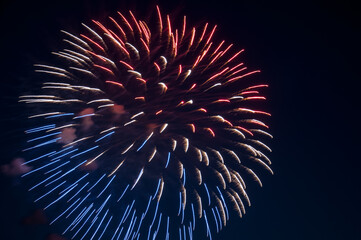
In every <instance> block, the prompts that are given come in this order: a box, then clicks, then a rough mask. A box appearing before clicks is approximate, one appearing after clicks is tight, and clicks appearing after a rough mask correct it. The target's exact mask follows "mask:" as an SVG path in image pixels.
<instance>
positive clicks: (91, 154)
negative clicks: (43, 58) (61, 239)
mask: <svg viewBox="0 0 361 240" xmlns="http://www.w3.org/2000/svg"><path fill="white" fill-rule="evenodd" d="M154 18H155V20H154V21H153V22H150V23H147V22H145V21H141V20H137V19H136V18H135V16H134V15H133V13H132V12H129V14H128V15H127V16H125V15H123V14H121V13H119V12H118V15H117V16H115V17H114V18H113V17H109V22H108V23H107V24H102V23H100V22H98V21H95V20H93V21H92V22H91V24H89V26H88V25H85V24H83V26H84V33H82V34H80V35H73V34H71V33H69V32H66V31H62V32H63V34H64V36H65V39H64V41H65V42H66V44H67V47H66V48H64V49H63V50H62V51H59V52H55V53H54V55H55V56H57V57H58V58H59V61H58V63H57V65H45V64H37V65H35V66H36V69H37V70H36V71H37V72H39V73H41V74H43V75H44V76H45V77H46V80H45V81H44V83H43V86H42V87H41V89H38V90H33V93H32V95H24V96H21V97H20V101H22V102H26V103H27V104H29V106H30V109H31V112H32V114H31V115H30V116H29V120H30V121H33V122H34V124H35V125H34V126H36V127H34V128H32V129H29V130H27V131H26V133H27V134H28V135H29V136H30V138H29V140H28V142H29V147H28V148H27V149H25V151H28V152H29V153H31V155H32V156H33V158H32V159H30V160H28V161H27V162H26V163H25V164H27V165H29V166H32V170H31V171H30V172H28V173H26V174H24V175H23V177H24V179H26V181H27V182H33V183H32V186H31V188H30V191H32V192H35V194H36V195H37V197H36V199H35V202H41V204H42V205H43V206H44V209H52V212H54V213H56V214H55V215H54V216H53V219H52V222H51V224H53V223H55V222H60V224H59V225H61V226H65V227H64V232H63V233H64V234H65V235H68V236H70V237H71V238H76V239H94V238H96V239H163V238H164V239H178V238H179V239H192V237H193V233H194V231H200V232H202V231H203V234H204V235H207V236H208V237H209V238H210V239H211V238H212V233H214V232H219V231H220V230H221V229H222V228H223V227H224V226H225V225H226V223H227V221H228V220H229V219H230V217H231V216H232V215H239V216H240V217H242V215H243V214H245V206H246V205H250V201H249V198H248V196H247V193H246V180H247V179H250V178H251V179H252V178H253V179H255V180H256V181H257V182H258V183H259V184H260V185H262V184H261V181H260V179H259V177H258V176H257V175H256V173H255V171H254V170H255V169H258V168H260V167H261V168H264V169H266V170H268V171H269V172H271V173H272V170H271V169H270V167H269V165H270V164H271V162H270V160H269V159H268V158H267V156H266V153H267V152H270V151H271V150H270V149H269V147H267V145H266V144H264V143H263V142H262V141H261V140H262V139H265V138H268V137H272V136H271V135H270V134H269V133H267V129H268V126H267V125H266V124H265V123H264V122H263V121H264V119H266V118H267V117H268V116H269V115H270V114H269V113H267V112H264V111H261V110H259V105H260V104H259V102H260V101H263V100H265V98H264V97H263V96H262V95H261V92H262V90H263V89H264V88H265V87H267V85H264V84H261V83H259V82H258V81H256V80H255V79H256V78H255V77H254V74H255V73H257V72H259V71H249V70H248V69H247V68H246V67H245V66H244V64H243V63H242V62H240V60H239V58H240V56H241V53H242V51H243V50H240V51H233V44H226V43H225V41H216V40H214V38H213V35H214V33H215V30H216V27H217V26H210V25H209V24H208V23H206V24H205V25H203V26H200V27H188V26H187V23H186V17H184V19H183V22H182V24H181V25H180V27H179V29H176V28H175V27H174V26H173V25H172V23H171V20H170V17H169V15H166V16H165V17H164V16H162V15H161V13H160V10H159V8H158V7H157V13H156V14H155V17H154ZM148 25H149V26H148ZM150 29H152V31H151V30H150Z"/></svg>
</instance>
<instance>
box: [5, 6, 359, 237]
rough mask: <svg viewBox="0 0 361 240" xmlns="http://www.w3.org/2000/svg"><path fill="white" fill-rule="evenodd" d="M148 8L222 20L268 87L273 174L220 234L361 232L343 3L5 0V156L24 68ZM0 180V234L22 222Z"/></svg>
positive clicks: (355, 92)
mask: <svg viewBox="0 0 361 240" xmlns="http://www.w3.org/2000/svg"><path fill="white" fill-rule="evenodd" d="M236 2H237V3H236ZM155 3H159V5H160V6H161V8H162V9H163V12H169V13H174V14H176V13H180V14H181V15H183V14H186V15H187V16H188V17H189V18H188V19H189V21H190V22H192V23H194V24H197V23H198V22H203V21H205V20H209V21H210V22H211V23H213V24H218V25H219V32H218V34H219V35H220V36H223V37H225V39H226V40H227V41H228V42H234V43H236V44H237V47H238V48H245V49H246V53H245V55H244V60H245V62H246V63H247V65H248V66H252V67H254V68H260V69H261V70H262V74H261V77H262V78H263V79H264V80H265V81H266V82H267V83H269V85H270V88H269V91H268V92H267V97H268V99H269V103H268V106H267V107H268V108H269V111H270V112H271V113H272V114H273V117H272V119H271V124H270V126H271V133H272V134H273V135H274V136H275V138H274V140H273V142H272V143H271V146H272V149H273V153H272V154H271V160H272V161H273V170H274V172H275V175H274V176H268V175H267V173H266V172H265V173H264V175H263V178H262V179H263V182H264V187H263V188H257V187H253V188H252V189H250V190H249V191H250V192H249V195H250V197H251V200H252V207H251V208H248V209H247V210H248V211H247V214H246V216H245V217H244V218H243V219H242V220H239V221H237V220H236V221H232V223H231V224H229V226H228V227H227V228H226V229H225V230H224V231H223V232H222V233H221V234H220V235H218V236H217V237H216V239H243V240H258V239H279V240H280V239H361V228H360V227H359V226H360V220H359V213H360V204H359V203H360V200H361V199H360V180H359V175H360V171H361V164H360V161H361V158H360V155H359V149H360V137H359V136H360V135H359V134H360V126H359V125H360V120H361V119H360V115H361V114H360V112H361V108H360V105H359V102H360V101H359V96H360V88H359V86H360V81H361V78H360V77H361V76H360V75H361V74H360V51H359V50H360V46H359V44H360V40H361V38H360V34H361V31H360V30H361V26H360V25H361V24H360V23H361V19H360V18H361V17H360V9H359V8H358V9H357V8H356V4H355V3H353V2H351V1H342V2H339V3H330V2H328V1H324V2H321V1H264V2H263V1H230V0H218V1H198V0H193V1H191V0H187V1H177V2H174V3H169V1H153V2H151V3H149V2H146V1H144V0H143V1H132V3H127V2H126V1H85V0H83V1H75V0H74V1H69V0H64V1H55V3H53V2H52V1H19V0H12V1H10V0H5V1H4V2H3V3H1V5H0V6H1V9H0V29H1V39H0V43H1V44H0V49H1V52H0V53H1V57H0V61H1V66H0V67H1V73H2V74H1V78H0V81H1V82H0V84H1V88H0V92H1V95H2V98H1V99H2V104H1V106H2V109H3V111H2V114H1V115H2V117H1V122H0V123H1V133H2V136H1V155H2V158H1V161H2V163H6V162H8V161H10V160H11V159H12V157H14V156H16V155H17V154H18V149H19V148H20V146H21V144H22V141H23V140H22V133H21V131H22V129H23V128H22V125H21V124H22V119H21V116H22V115H21V109H20V108H19V107H18V106H17V105H16V101H17V96H18V95H19V94H20V93H21V91H22V89H24V88H26V87H27V86H29V84H26V83H25V82H26V80H27V76H29V75H30V73H29V72H31V71H32V67H31V66H32V64H33V63H34V62H37V61H39V60H42V61H46V60H47V58H49V54H48V53H49V52H50V51H52V50H57V49H60V48H61V46H62V45H61V40H60V39H61V37H60V34H59V30H60V29H67V30H69V31H77V30H79V29H80V26H79V24H78V23H79V22H81V21H86V20H88V19H90V18H95V19H101V18H102V17H104V16H107V15H108V14H114V12H115V11H116V10H122V9H123V10H127V9H129V8H130V9H132V10H135V12H139V14H138V16H139V15H141V14H142V13H146V12H147V10H149V9H150V8H152V7H153V5H154V4H155ZM1 180H2V183H1V187H2V189H3V190H4V191H10V192H4V193H1V196H5V197H1V198H2V200H1V201H2V202H1V203H2V204H1V212H2V214H1V215H2V216H1V218H0V221H1V231H2V232H3V233H0V234H3V235H4V234H5V236H9V237H8V238H4V239H11V237H10V233H13V232H14V231H16V228H17V226H18V225H16V223H17V220H16V219H15V218H16V216H11V217H10V215H13V213H14V211H15V210H14V209H19V205H21V204H23V203H22V202H21V200H20V199H19V192H17V191H15V190H11V189H12V188H11V187H10V183H9V181H7V180H6V179H3V178H1ZM4 194H5V195H4ZM20 196H22V195H21V193H20ZM13 199H17V200H16V201H13ZM19 211H20V210H19ZM18 215H21V213H18ZM19 231H20V232H21V231H24V230H21V229H19ZM41 231H42V230H41ZM44 231H46V230H44ZM9 232H10V233H9ZM1 236H2V235H0V238H2V237H1ZM27 239H37V238H36V237H32V236H30V235H28V238H27Z"/></svg>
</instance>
